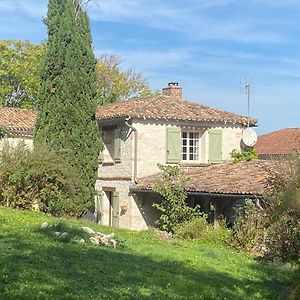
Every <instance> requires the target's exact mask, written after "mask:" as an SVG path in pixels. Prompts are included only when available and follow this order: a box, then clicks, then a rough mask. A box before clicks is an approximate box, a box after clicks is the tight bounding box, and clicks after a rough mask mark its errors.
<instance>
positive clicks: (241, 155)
mask: <svg viewBox="0 0 300 300" xmlns="http://www.w3.org/2000/svg"><path fill="white" fill-rule="evenodd" d="M230 156H231V158H232V159H233V162H234V163H239V162H241V161H242V160H251V159H257V154H256V152H255V149H254V148H252V147H246V148H244V149H243V150H242V151H238V150H236V149H233V150H232V151H231V152H230Z"/></svg>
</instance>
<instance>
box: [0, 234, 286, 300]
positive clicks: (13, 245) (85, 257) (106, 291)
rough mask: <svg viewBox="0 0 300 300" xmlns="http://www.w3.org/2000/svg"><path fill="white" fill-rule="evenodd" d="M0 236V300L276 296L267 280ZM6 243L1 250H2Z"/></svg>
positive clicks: (45, 239) (41, 237)
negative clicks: (240, 277)
mask: <svg viewBox="0 0 300 300" xmlns="http://www.w3.org/2000/svg"><path fill="white" fill-rule="evenodd" d="M33 234H34V235H35V237H34V238H31V239H29V240H26V236H24V235H20V236H18V235H13V234H11V235H9V234H6V235H1V234H0V251H1V258H0V299H50V298H51V299H112V300H117V299H139V300H143V299H197V300H198V299H279V297H278V294H279V293H280V292H279V291H280V290H281V289H282V288H283V287H282V286H280V285H279V286H278V283H277V282H274V281H272V280H270V279H269V278H267V277H266V278H264V277H259V280H257V278H255V280H253V279H251V278H249V279H243V280H241V279H237V278H233V277H232V276H231V275H229V274H228V273H220V272H216V271H214V270H213V268H211V269H208V270H203V271H199V270H196V269H193V268H192V267H187V266H186V265H185V264H184V263H182V262H178V261H172V260H159V258H157V259H155V258H151V257H149V256H139V255H135V254H133V253H130V252H128V251H124V249H120V250H118V249H117V250H113V249H106V248H102V247H96V246H95V247H94V246H90V245H80V244H66V243H65V242H60V241H57V240H56V241H54V240H53V239H52V238H51V235H50V233H49V232H47V231H46V232H41V231H36V232H34V233H33ZM4 247H5V248H4Z"/></svg>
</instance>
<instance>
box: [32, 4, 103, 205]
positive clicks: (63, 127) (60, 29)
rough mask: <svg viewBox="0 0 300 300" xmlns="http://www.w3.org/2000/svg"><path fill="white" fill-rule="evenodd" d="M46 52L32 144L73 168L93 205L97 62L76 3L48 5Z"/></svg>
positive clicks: (85, 18) (84, 202)
mask: <svg viewBox="0 0 300 300" xmlns="http://www.w3.org/2000/svg"><path fill="white" fill-rule="evenodd" d="M45 23H46V25H47V27H48V41H47V50H46V53H45V56H44V58H43V60H42V65H41V86H40V90H39V93H38V98H37V99H38V103H37V106H38V110H39V111H38V117H37V123H36V129H35V144H44V145H47V146H48V147H50V148H52V149H54V150H56V151H57V153H58V154H59V155H61V156H62V158H63V159H64V160H65V161H67V162H68V164H69V165H70V166H71V167H73V168H74V172H77V173H78V175H79V177H80V178H81V180H82V182H83V183H84V184H85V186H86V187H88V192H87V193H85V195H84V197H82V207H85V208H86V207H87V203H88V202H90V203H92V199H93V197H92V195H93V191H94V184H95V174H96V168H97V157H98V152H99V148H100V137H99V133H98V127H97V123H96V121H95V118H94V116H95V111H96V105H97V104H96V94H97V90H96V84H97V78H96V72H95V66H96V59H95V57H94V54H93V50H92V47H91V42H92V38H91V33H90V27H89V19H88V16H87V14H86V13H85V12H84V11H83V10H82V9H81V7H80V5H79V0H63V1H61V0H49V3H48V14H47V18H46V19H45Z"/></svg>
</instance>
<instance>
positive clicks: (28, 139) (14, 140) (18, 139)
mask: <svg viewBox="0 0 300 300" xmlns="http://www.w3.org/2000/svg"><path fill="white" fill-rule="evenodd" d="M4 143H9V144H10V145H11V146H16V145H18V143H24V144H25V145H26V146H27V147H28V148H29V149H32V148H33V140H32V138H31V137H19V136H18V137H9V138H4V139H1V140H0V147H2V145H3V144H4Z"/></svg>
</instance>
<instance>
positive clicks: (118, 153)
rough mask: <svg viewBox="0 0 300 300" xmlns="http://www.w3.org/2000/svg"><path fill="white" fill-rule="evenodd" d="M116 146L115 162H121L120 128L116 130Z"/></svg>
mask: <svg viewBox="0 0 300 300" xmlns="http://www.w3.org/2000/svg"><path fill="white" fill-rule="evenodd" d="M114 134H115V144H114V162H115V163H120V162H121V130H120V128H117V129H115V131H114Z"/></svg>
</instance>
